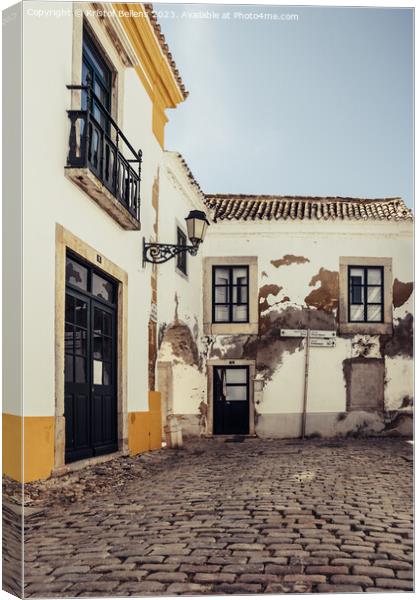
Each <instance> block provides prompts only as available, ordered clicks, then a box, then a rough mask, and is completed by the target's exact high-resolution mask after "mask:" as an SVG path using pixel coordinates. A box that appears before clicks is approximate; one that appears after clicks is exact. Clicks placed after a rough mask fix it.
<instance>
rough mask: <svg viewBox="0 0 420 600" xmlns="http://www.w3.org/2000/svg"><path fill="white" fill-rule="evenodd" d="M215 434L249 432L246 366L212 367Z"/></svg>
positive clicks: (247, 373) (247, 375) (247, 374)
mask: <svg viewBox="0 0 420 600" xmlns="http://www.w3.org/2000/svg"><path fill="white" fill-rule="evenodd" d="M213 373H214V381H213V390H214V398H213V407H214V411H213V430H214V433H215V434H227V435H229V434H248V433H249V372H248V367H214V369H213Z"/></svg>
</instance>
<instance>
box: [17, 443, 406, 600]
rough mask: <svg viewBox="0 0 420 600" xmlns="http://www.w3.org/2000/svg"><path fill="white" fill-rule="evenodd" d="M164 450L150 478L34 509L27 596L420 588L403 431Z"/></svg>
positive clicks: (29, 530)
mask: <svg viewBox="0 0 420 600" xmlns="http://www.w3.org/2000/svg"><path fill="white" fill-rule="evenodd" d="M158 454H160V456H161V457H162V455H163V456H166V457H167V459H162V458H160V459H159V461H158V462H159V467H158V468H156V470H155V471H154V470H153V468H152V469H150V472H149V475H148V477H147V478H139V479H137V480H136V479H131V480H128V481H127V482H126V483H125V485H124V486H122V487H120V488H119V489H118V490H117V491H116V490H115V489H114V490H113V489H110V490H108V491H104V490H102V492H101V494H100V495H99V494H96V495H95V494H92V495H91V496H86V497H85V498H84V499H83V501H79V502H76V503H73V504H71V505H66V506H64V507H62V506H59V505H53V506H51V507H49V508H47V509H45V510H44V511H42V512H39V513H38V514H33V515H32V516H30V517H29V518H28V519H27V520H26V526H25V535H26V538H25V548H26V551H25V563H26V579H25V595H26V596H27V597H29V596H42V597H46V596H52V597H59V596H70V597H74V596H89V595H90V596H100V595H103V596H118V595H120V596H128V595H133V596H142V595H159V596H160V595H165V594H172V595H174V594H189V595H191V594H194V593H196V594H212V593H227V594H229V593H243V594H246V593H262V592H265V593H277V594H278V593H284V592H295V593H296V592H308V591H311V592H345V591H354V592H357V591H359V592H361V591H365V592H377V591H384V592H385V591H386V592H389V591H396V590H400V591H411V590H412V589H413V582H412V542H413V540H412V534H413V530H412V447H411V445H410V444H409V443H407V442H406V441H404V440H399V439H369V440H343V441H336V440H334V441H327V440H308V441H305V442H300V441H288V442H287V441H285V440H267V441H263V440H258V439H252V438H250V439H245V440H244V441H243V442H242V443H232V440H228V441H224V440H222V439H217V440H215V439H210V440H200V441H196V442H190V443H188V444H187V445H186V446H185V447H184V448H183V449H181V450H178V451H174V450H172V451H171V450H166V451H164V452H163V453H162V452H160V453H158ZM162 460H163V463H164V466H165V468H162V464H163V463H162ZM165 460H166V463H165Z"/></svg>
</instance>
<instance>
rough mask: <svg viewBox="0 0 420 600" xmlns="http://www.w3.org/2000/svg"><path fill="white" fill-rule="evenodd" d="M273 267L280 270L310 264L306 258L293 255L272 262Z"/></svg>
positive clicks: (286, 255)
mask: <svg viewBox="0 0 420 600" xmlns="http://www.w3.org/2000/svg"><path fill="white" fill-rule="evenodd" d="M270 262H271V264H272V265H273V267H276V269H278V268H279V267H283V266H289V265H301V264H303V263H307V262H310V261H309V258H306V257H305V256H294V255H293V254H285V255H284V256H283V258H278V259H277V260H272V261H270Z"/></svg>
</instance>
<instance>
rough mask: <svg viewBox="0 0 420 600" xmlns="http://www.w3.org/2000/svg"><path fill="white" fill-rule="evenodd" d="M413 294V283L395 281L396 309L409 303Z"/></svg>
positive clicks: (394, 298) (393, 300)
mask: <svg viewBox="0 0 420 600" xmlns="http://www.w3.org/2000/svg"><path fill="white" fill-rule="evenodd" d="M412 293H413V282H412V281H409V282H407V283H403V282H402V281H399V280H398V279H394V285H393V286H392V302H393V304H394V307H395V308H399V307H400V306H402V305H403V304H405V303H406V302H407V300H408V299H409V297H410V296H411V294H412Z"/></svg>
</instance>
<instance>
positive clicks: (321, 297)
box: [305, 267, 339, 312]
mask: <svg viewBox="0 0 420 600" xmlns="http://www.w3.org/2000/svg"><path fill="white" fill-rule="evenodd" d="M318 282H319V283H320V286H319V287H318V288H316V289H315V290H313V291H312V292H310V294H308V296H306V298H305V302H306V304H307V305H308V306H314V307H315V308H321V309H322V310H325V311H327V312H332V311H333V310H335V309H336V308H337V307H338V293H339V286H338V272H337V271H328V269H324V268H323V267H321V269H320V270H319V273H317V274H316V275H314V276H313V277H312V279H311V281H310V282H309V285H310V286H311V287H312V286H314V285H316V284H317V283H318Z"/></svg>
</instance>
